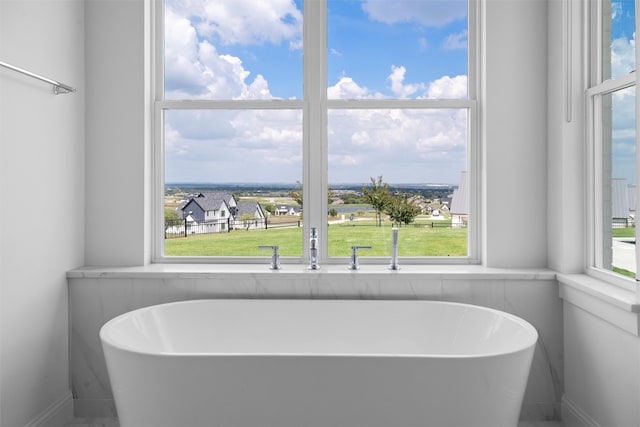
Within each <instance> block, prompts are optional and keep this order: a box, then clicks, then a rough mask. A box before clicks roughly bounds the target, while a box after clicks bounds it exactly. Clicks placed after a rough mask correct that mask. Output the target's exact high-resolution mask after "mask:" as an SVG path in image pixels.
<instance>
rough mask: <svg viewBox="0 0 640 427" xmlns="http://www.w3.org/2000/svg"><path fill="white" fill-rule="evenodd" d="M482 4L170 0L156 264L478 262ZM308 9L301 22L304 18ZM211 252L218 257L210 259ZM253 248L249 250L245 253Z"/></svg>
mask: <svg viewBox="0 0 640 427" xmlns="http://www.w3.org/2000/svg"><path fill="white" fill-rule="evenodd" d="M475 17H476V13H475V2H467V0H446V1H443V0H424V1H414V0H393V1H392V0H375V1H374V0H261V1H251V0H216V1H211V0H192V1H184V0H164V3H163V6H162V7H159V8H158V10H157V11H156V18H157V19H156V22H157V25H156V27H157V31H156V33H157V34H156V42H157V43H156V44H157V48H156V54H157V58H158V59H157V60H156V62H155V63H156V68H157V70H156V76H157V78H156V81H157V87H156V108H155V123H156V145H155V146H156V147H157V150H156V155H155V163H156V171H157V172H156V179H157V182H158V190H157V194H158V202H157V204H156V206H157V208H158V211H159V212H158V214H157V215H156V224H157V226H156V230H155V232H156V236H157V239H156V242H157V243H156V245H155V250H156V257H155V258H156V259H158V260H162V259H169V258H172V257H183V258H181V259H184V257H198V258H199V257H211V256H214V257H234V258H237V257H258V256H263V257H266V256H268V255H269V254H268V253H267V252H264V251H263V250H261V249H260V248H259V247H260V246H265V245H278V246H279V253H280V255H281V256H283V257H284V259H283V261H284V262H287V260H289V261H291V262H296V261H297V262H306V261H307V260H308V256H307V253H308V245H309V243H308V241H309V240H308V236H309V234H310V231H311V229H312V228H315V229H317V230H318V234H319V242H320V244H319V247H320V261H321V263H324V262H344V261H341V260H340V258H341V257H346V256H348V255H349V253H350V250H351V246H353V245H360V246H370V247H371V249H370V250H367V251H362V252H361V253H360V255H361V256H362V257H363V259H365V261H364V262H365V263H366V262H382V260H384V262H386V261H387V260H388V257H389V256H390V254H391V236H392V228H398V229H399V255H400V256H401V260H402V261H403V262H429V261H431V262H444V261H445V260H446V261H448V262H464V263H468V262H475V261H477V258H478V254H477V251H476V249H475V248H476V247H477V246H478V245H477V235H478V233H477V215H475V210H476V206H477V200H476V198H477V195H476V194H475V192H474V191H473V189H474V188H476V187H477V185H476V182H477V179H476V176H477V171H478V168H477V165H476V163H477V161H478V160H477V159H478V156H477V153H476V152H477V147H476V146H477V144H476V143H475V138H476V132H475V123H476V88H475V64H476V63H477V61H476V49H475V27H476V25H475V19H476V18H475ZM303 21H304V25H303ZM206 259H209V258H206ZM241 259H246V258H241Z"/></svg>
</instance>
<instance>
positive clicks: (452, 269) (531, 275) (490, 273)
mask: <svg viewBox="0 0 640 427" xmlns="http://www.w3.org/2000/svg"><path fill="white" fill-rule="evenodd" d="M243 275H244V276H250V277H255V276H265V277H274V276H276V275H281V276H284V277H286V278H288V279H292V278H295V277H296V276H300V277H304V278H307V279H308V278H309V277H310V276H312V277H313V276H318V277H325V278H326V277H333V276H336V277H354V276H358V277H363V278H366V277H375V278H378V279H381V278H384V277H386V276H389V277H392V276H394V275H397V276H402V277H404V278H407V279H409V278H411V277H412V276H415V277H419V278H424V279H453V280H457V279H466V280H492V279H496V280H555V278H556V273H555V272H554V271H551V270H548V269H504V268H487V267H482V266H477V265H441V266H433V265H403V266H401V267H400V270H395V271H393V270H389V269H388V268H387V267H386V266H384V265H362V266H361V267H360V270H356V271H351V270H349V269H348V268H347V266H346V265H327V266H321V267H320V269H319V270H309V269H307V266H306V265H297V264H285V265H283V266H282V269H280V270H275V271H274V270H269V267H268V265H265V264H149V265H144V266H133V267H92V266H88V267H79V268H76V269H73V270H70V271H68V272H67V278H69V279H104V278H111V279H207V278H212V277H213V278H215V277H226V276H233V277H240V276H243ZM284 277H283V278H284Z"/></svg>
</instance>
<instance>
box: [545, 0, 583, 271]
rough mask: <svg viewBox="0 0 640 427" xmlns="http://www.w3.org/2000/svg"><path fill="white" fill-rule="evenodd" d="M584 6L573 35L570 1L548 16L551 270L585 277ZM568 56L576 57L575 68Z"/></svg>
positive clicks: (575, 16)
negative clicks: (568, 20)
mask: <svg viewBox="0 0 640 427" xmlns="http://www.w3.org/2000/svg"><path fill="white" fill-rule="evenodd" d="M581 3H582V2H573V3H572V8H571V13H572V25H571V27H572V29H573V33H572V34H571V35H570V36H568V35H567V32H566V28H567V16H566V15H565V13H568V11H567V9H566V5H567V4H568V2H564V1H560V0H551V1H549V13H548V18H549V19H548V69H547V72H548V76H549V78H548V89H547V91H548V92H547V93H548V103H547V106H548V107H547V111H548V132H549V133H548V138H549V141H548V157H547V159H548V174H549V175H548V187H547V195H548V211H547V214H548V218H549V220H548V236H549V242H548V253H547V258H548V264H549V267H550V268H552V269H554V270H556V271H558V272H561V273H581V272H582V271H584V267H585V252H584V248H585V233H584V229H585V228H584V227H585V215H584V212H585V211H584V203H585V200H584V195H585V189H584V186H585V183H586V180H585V175H584V173H585V169H584V159H585V157H584V156H585V146H584V136H583V134H584V126H585V117H584V88H585V78H584V77H585V76H584V72H585V71H584V67H583V63H584V62H583V45H582V34H583V33H582V31H583V25H582V13H583V10H582V7H581V6H582V4H581ZM568 37H570V38H568ZM567 55H571V67H569V66H568V63H567V61H566V58H567ZM569 68H571V69H569ZM568 73H570V75H569V74H568ZM569 85H570V86H569ZM568 89H570V90H568Z"/></svg>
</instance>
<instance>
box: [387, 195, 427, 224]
mask: <svg viewBox="0 0 640 427" xmlns="http://www.w3.org/2000/svg"><path fill="white" fill-rule="evenodd" d="M385 213H386V214H387V215H389V218H391V220H392V221H393V222H394V223H396V224H411V223H412V222H413V221H414V220H415V219H416V216H418V214H419V213H420V207H419V206H417V205H415V204H414V202H413V200H410V199H409V195H408V194H406V193H399V194H396V195H395V196H393V197H392V198H391V203H389V205H387V207H386V209H385Z"/></svg>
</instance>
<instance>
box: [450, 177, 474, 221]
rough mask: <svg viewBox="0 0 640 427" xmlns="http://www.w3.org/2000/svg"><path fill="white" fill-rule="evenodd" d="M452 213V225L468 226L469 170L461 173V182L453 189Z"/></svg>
mask: <svg viewBox="0 0 640 427" xmlns="http://www.w3.org/2000/svg"><path fill="white" fill-rule="evenodd" d="M449 213H450V214H451V226H452V227H454V228H455V227H457V228H460V227H466V226H467V224H468V222H469V193H468V191H467V172H466V171H463V172H461V173H460V184H459V185H458V188H456V189H455V190H453V197H452V198H451V207H450V208H449Z"/></svg>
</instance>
